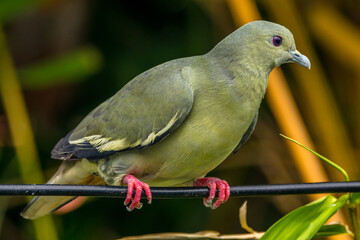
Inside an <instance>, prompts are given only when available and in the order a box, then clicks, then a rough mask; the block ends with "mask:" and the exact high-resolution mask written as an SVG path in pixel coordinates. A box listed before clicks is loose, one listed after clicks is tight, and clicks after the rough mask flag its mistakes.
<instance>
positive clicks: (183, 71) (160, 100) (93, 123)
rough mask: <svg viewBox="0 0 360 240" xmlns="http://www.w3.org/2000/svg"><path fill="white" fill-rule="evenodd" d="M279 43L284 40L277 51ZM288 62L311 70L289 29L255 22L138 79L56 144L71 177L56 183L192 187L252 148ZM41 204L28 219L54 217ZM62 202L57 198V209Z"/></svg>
mask: <svg viewBox="0 0 360 240" xmlns="http://www.w3.org/2000/svg"><path fill="white" fill-rule="evenodd" d="M274 37H276V38H277V37H280V38H281V40H282V42H280V45H277V44H278V42H277V41H275V40H279V39H278V38H277V39H275V40H274ZM286 62H297V63H299V64H300V65H302V66H307V67H310V62H309V60H308V59H307V58H306V57H305V56H304V55H301V54H300V53H299V52H298V51H296V47H295V42H294V39H293V36H292V34H291V33H290V31H289V30H288V29H286V28H285V27H283V26H281V25H278V24H274V23H270V22H266V21H256V22H252V23H249V24H247V25H244V26H243V27H241V28H239V29H238V30H236V31H234V32H233V33H232V34H230V35H229V36H228V37H226V38H225V39H224V40H223V41H221V42H220V43H219V44H218V45H216V46H215V47H214V48H213V49H212V50H211V51H210V52H209V53H207V54H205V55H201V56H195V57H189V58H182V59H177V60H173V61H169V62H166V63H164V64H161V65H159V66H156V67H154V68H152V69H150V70H148V71H146V72H144V73H142V74H140V75H139V76H137V77H135V78H134V79H133V80H132V81H130V82H129V83H128V84H127V85H126V86H125V87H124V88H122V89H121V90H120V91H119V92H117V93H116V94H115V95H114V96H113V97H111V98H110V99H109V100H107V101H106V102H104V103H102V104H101V105H100V106H99V107H97V108H96V109H94V110H93V111H92V112H91V113H90V114H89V115H88V116H87V117H86V118H85V119H84V120H83V121H82V122H81V123H80V124H79V125H78V126H77V127H76V128H75V129H74V131H73V132H71V133H70V134H69V135H68V136H67V137H65V138H63V139H62V140H60V141H59V143H58V144H57V145H56V146H55V148H54V150H53V152H52V155H53V157H54V158H58V159H63V160H65V161H64V162H63V165H66V164H70V163H71V164H72V168H71V169H72V171H70V170H67V171H61V172H58V174H57V177H56V179H59V180H58V181H52V182H51V183H63V182H64V179H66V183H73V184H79V183H80V184H81V183H82V181H83V180H82V179H83V178H84V177H82V178H77V179H76V180H75V179H74V181H73V182H71V179H72V178H73V177H71V176H73V174H74V172H76V171H74V169H79V171H80V172H81V173H82V174H83V173H84V172H88V175H87V174H85V176H86V177H87V178H89V177H91V176H93V175H92V174H95V175H98V176H100V177H101V178H100V179H102V180H103V181H104V182H105V183H106V184H110V185H121V181H122V178H123V177H124V176H125V175H127V174H132V175H134V176H135V177H136V178H138V179H139V180H140V181H143V182H146V183H148V184H149V185H150V186H178V185H192V184H193V182H194V180H196V179H197V178H199V177H203V176H205V175H206V174H207V173H208V172H209V171H211V170H212V169H214V168H215V167H216V166H218V165H219V164H220V163H221V162H222V161H223V160H224V159H225V158H226V157H227V156H228V155H229V154H231V153H232V152H233V151H237V150H238V149H239V148H240V147H241V146H242V145H243V144H244V143H245V142H246V141H247V139H248V138H249V137H250V135H251V133H252V131H253V129H254V127H255V124H256V120H257V114H258V110H259V106H260V103H261V100H262V98H263V96H264V94H265V91H266V87H267V81H268V76H269V74H270V72H271V70H272V69H273V68H274V67H276V66H279V65H281V64H283V63H286ZM67 159H71V161H69V160H67ZM73 161H76V162H75V163H73ZM63 168H64V167H63ZM67 173H71V174H67ZM95 175H94V176H95ZM94 178H95V177H94ZM87 181H88V180H87ZM84 182H85V181H84ZM85 184H86V183H85ZM96 184H99V182H97V183H96ZM41 199H45V197H40V198H38V199H37V201H38V202H39V203H36V202H37V201H34V203H33V205H31V206H30V207H28V208H27V209H26V211H25V212H24V213H23V216H24V217H26V218H36V217H39V216H41V215H43V214H44V212H45V213H46V212H48V211H50V210H52V209H50V207H49V209H48V211H44V210H41V211H38V209H40V208H45V207H46V206H41ZM65 200H68V199H65ZM65 200H61V197H60V198H59V199H58V205H61V204H63V203H65ZM51 206H53V205H51ZM40 212H41V213H40Z"/></svg>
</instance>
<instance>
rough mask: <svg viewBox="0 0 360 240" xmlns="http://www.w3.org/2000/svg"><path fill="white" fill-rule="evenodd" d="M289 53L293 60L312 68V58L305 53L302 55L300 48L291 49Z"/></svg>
mask: <svg viewBox="0 0 360 240" xmlns="http://www.w3.org/2000/svg"><path fill="white" fill-rule="evenodd" d="M289 53H290V55H291V59H290V61H291V62H295V63H298V64H300V65H301V66H303V67H307V68H308V69H310V67H311V63H310V60H309V59H308V58H307V57H306V56H305V55H302V54H301V53H300V52H299V51H298V50H294V51H289Z"/></svg>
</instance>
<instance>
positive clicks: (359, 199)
mask: <svg viewBox="0 0 360 240" xmlns="http://www.w3.org/2000/svg"><path fill="white" fill-rule="evenodd" d="M350 202H351V203H352V204H360V193H359V192H356V193H352V194H351V197H350Z"/></svg>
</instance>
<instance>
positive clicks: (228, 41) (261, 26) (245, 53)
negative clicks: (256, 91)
mask: <svg viewBox="0 0 360 240" xmlns="http://www.w3.org/2000/svg"><path fill="white" fill-rule="evenodd" d="M217 48H218V50H216V51H217V52H219V50H220V51H224V50H225V49H226V50H225V51H224V52H227V54H228V55H229V54H232V55H234V58H236V57H238V59H237V60H238V61H240V62H241V63H243V64H245V65H247V66H249V67H250V66H251V65H254V66H253V67H254V68H259V67H260V68H267V70H269V71H271V70H272V69H273V68H275V67H277V66H279V65H281V64H283V63H289V62H294V63H298V64H300V65H301V66H304V67H307V68H310V67H311V64H310V61H309V59H308V58H307V57H306V56H305V55H303V54H301V53H300V52H299V51H297V50H296V46H295V40H294V37H293V35H292V33H291V32H290V31H289V30H288V29H287V28H285V27H284V26H281V25H279V24H276V23H272V22H267V21H254V22H250V23H248V24H245V25H243V26H242V27H240V28H239V29H237V30H236V31H234V32H233V33H232V34H230V35H229V36H228V37H226V38H225V39H224V40H223V41H222V42H220V43H219V44H218V46H216V47H215V48H214V50H215V49H217ZM229 49H230V50H232V53H231V51H227V50H229Z"/></svg>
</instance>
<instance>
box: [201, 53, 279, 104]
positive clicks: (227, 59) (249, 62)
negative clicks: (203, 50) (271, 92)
mask: <svg viewBox="0 0 360 240" xmlns="http://www.w3.org/2000/svg"><path fill="white" fill-rule="evenodd" d="M221 53H222V54H221V55H220V54H212V52H209V53H208V55H209V57H210V59H212V60H211V62H212V65H213V66H214V67H215V66H219V67H220V68H222V69H223V71H224V72H227V74H225V75H227V76H232V78H233V84H232V87H233V88H234V90H235V91H239V92H241V93H242V94H245V93H244V89H249V90H251V93H253V94H256V95H258V96H261V98H262V97H263V96H264V94H265V91H266V88H267V85H268V78H269V74H270V71H271V69H272V67H271V66H267V65H266V63H265V62H263V60H262V59H261V58H256V56H254V55H250V54H240V53H236V52H227V54H226V52H224V51H221ZM224 68H225V69H224ZM227 81H229V79H227Z"/></svg>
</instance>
